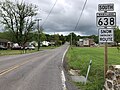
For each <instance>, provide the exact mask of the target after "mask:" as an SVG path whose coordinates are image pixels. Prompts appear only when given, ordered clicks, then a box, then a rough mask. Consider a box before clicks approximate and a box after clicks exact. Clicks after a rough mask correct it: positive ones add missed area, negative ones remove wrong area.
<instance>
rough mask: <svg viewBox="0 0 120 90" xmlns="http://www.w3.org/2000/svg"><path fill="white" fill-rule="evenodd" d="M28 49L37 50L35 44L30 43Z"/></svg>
mask: <svg viewBox="0 0 120 90" xmlns="http://www.w3.org/2000/svg"><path fill="white" fill-rule="evenodd" d="M27 49H29V50H35V47H34V46H33V45H29V46H28V47H27Z"/></svg>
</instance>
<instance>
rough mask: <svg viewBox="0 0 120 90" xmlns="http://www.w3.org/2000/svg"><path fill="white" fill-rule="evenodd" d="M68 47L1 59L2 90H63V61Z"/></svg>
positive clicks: (0, 81) (0, 89)
mask: <svg viewBox="0 0 120 90" xmlns="http://www.w3.org/2000/svg"><path fill="white" fill-rule="evenodd" d="M67 48H68V45H67V44H65V45H63V46H61V47H59V48H56V49H52V50H45V51H40V52H36V53H32V54H24V55H16V56H1V57H0V90H63V87H64V75H63V73H62V59H63V55H64V53H65V51H66V50H67Z"/></svg>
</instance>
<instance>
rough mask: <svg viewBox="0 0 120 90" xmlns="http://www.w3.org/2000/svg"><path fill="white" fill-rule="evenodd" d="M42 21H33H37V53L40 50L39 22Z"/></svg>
mask: <svg viewBox="0 0 120 90" xmlns="http://www.w3.org/2000/svg"><path fill="white" fill-rule="evenodd" d="M40 20H42V19H36V20H35V21H37V29H38V51H39V49H40V27H39V21H40Z"/></svg>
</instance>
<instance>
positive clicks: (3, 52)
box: [0, 46, 57, 56]
mask: <svg viewBox="0 0 120 90" xmlns="http://www.w3.org/2000/svg"><path fill="white" fill-rule="evenodd" d="M54 48H57V47H54V46H49V47H40V51H41V50H46V49H54ZM37 50H38V48H37V47H36V48H35V50H26V52H25V51H24V50H10V49H8V50H0V56H4V55H17V54H25V53H33V52H37Z"/></svg>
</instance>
